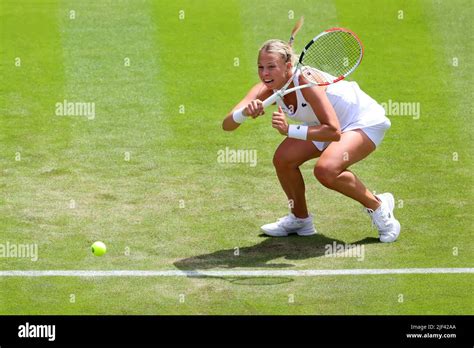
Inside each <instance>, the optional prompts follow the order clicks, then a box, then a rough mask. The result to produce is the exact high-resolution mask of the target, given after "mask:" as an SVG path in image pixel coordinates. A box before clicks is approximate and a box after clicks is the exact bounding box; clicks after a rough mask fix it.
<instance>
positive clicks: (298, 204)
mask: <svg viewBox="0 0 474 348" xmlns="http://www.w3.org/2000/svg"><path fill="white" fill-rule="evenodd" d="M320 155H321V152H320V151H319V150H318V149H317V148H316V146H314V144H313V143H312V142H311V141H303V140H299V139H293V138H286V139H285V140H283V142H282V143H281V144H280V146H278V148H277V150H276V151H275V155H274V156H273V165H274V166H275V170H276V173H277V176H278V180H279V181H280V184H281V187H282V188H283V191H285V193H286V196H287V197H288V200H289V201H290V200H291V201H290V202H291V203H292V206H293V208H292V209H291V212H292V213H293V214H294V215H295V216H296V217H299V218H306V217H308V209H307V207H306V197H305V184H304V180H303V176H302V175H301V171H300V169H299V167H300V166H301V165H302V164H303V163H305V162H306V161H308V160H310V159H312V158H317V157H319V156H320Z"/></svg>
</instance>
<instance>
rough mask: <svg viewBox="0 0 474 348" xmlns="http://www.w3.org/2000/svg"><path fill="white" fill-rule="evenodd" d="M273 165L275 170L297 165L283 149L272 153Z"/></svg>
mask: <svg viewBox="0 0 474 348" xmlns="http://www.w3.org/2000/svg"><path fill="white" fill-rule="evenodd" d="M273 165H274V166H275V168H276V169H277V170H285V169H290V168H295V167H298V164H297V163H295V161H294V160H293V159H292V158H291V156H288V154H287V153H286V152H285V151H276V152H275V154H274V155H273Z"/></svg>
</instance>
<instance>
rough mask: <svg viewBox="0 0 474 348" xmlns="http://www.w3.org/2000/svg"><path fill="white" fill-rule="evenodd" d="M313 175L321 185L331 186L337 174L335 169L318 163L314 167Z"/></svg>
mask: <svg viewBox="0 0 474 348" xmlns="http://www.w3.org/2000/svg"><path fill="white" fill-rule="evenodd" d="M314 176H315V177H316V179H318V181H319V182H320V183H321V184H322V185H324V186H326V187H328V188H331V187H333V186H334V183H335V181H336V180H337V176H338V174H337V171H335V170H334V169H333V168H331V167H330V166H328V165H325V164H319V163H318V164H317V165H316V167H314Z"/></svg>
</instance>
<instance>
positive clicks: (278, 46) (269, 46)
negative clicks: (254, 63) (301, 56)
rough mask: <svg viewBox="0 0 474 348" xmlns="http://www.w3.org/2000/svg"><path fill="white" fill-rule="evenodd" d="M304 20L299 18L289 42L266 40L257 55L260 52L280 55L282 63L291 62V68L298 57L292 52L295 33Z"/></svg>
mask: <svg viewBox="0 0 474 348" xmlns="http://www.w3.org/2000/svg"><path fill="white" fill-rule="evenodd" d="M303 21H304V18H303V17H301V18H300V19H299V20H298V22H296V24H295V26H294V27H293V30H292V31H291V37H290V41H288V42H285V41H282V40H268V41H266V42H264V44H263V46H262V47H260V50H259V51H258V54H259V56H260V53H261V52H267V53H275V54H278V55H280V57H281V58H282V59H283V61H284V62H291V63H292V64H293V66H294V65H295V64H296V63H297V62H298V56H296V55H295V54H294V52H293V41H294V40H295V36H296V33H297V32H298V31H299V30H300V29H301V26H302V25H303Z"/></svg>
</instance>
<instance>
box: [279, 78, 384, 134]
mask: <svg viewBox="0 0 474 348" xmlns="http://www.w3.org/2000/svg"><path fill="white" fill-rule="evenodd" d="M300 74H301V72H300V71H299V70H298V72H297V73H296V74H294V76H293V83H294V85H295V87H297V86H299V75H300ZM326 95H327V97H328V99H329V101H330V102H331V105H332V106H333V108H334V110H335V111H336V115H337V118H338V119H339V124H340V126H341V131H349V130H352V129H359V128H366V127H370V126H374V125H376V124H380V123H383V122H386V121H387V120H388V119H387V118H386V117H385V109H384V108H383V107H382V106H381V105H379V104H378V103H377V102H376V101H375V100H374V99H372V98H371V97H370V96H368V95H367V94H366V93H365V92H364V91H362V90H361V89H360V88H359V85H358V84H357V82H349V81H345V80H342V81H339V82H337V83H334V84H331V85H329V86H328V87H327V89H326ZM296 100H297V105H298V106H297V108H296V112H295V113H292V112H291V110H290V109H289V108H288V107H287V106H286V105H285V103H284V101H283V99H277V104H278V105H279V106H281V108H282V110H283V112H284V113H285V114H286V115H287V116H288V117H289V118H291V119H293V120H295V121H300V122H304V123H305V124H306V125H308V126H316V125H320V124H321V123H320V122H319V120H318V118H317V116H316V114H315V112H314V111H313V108H312V107H311V105H310V104H309V103H308V102H307V101H306V100H305V98H304V97H303V93H301V90H300V89H299V90H296Z"/></svg>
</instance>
